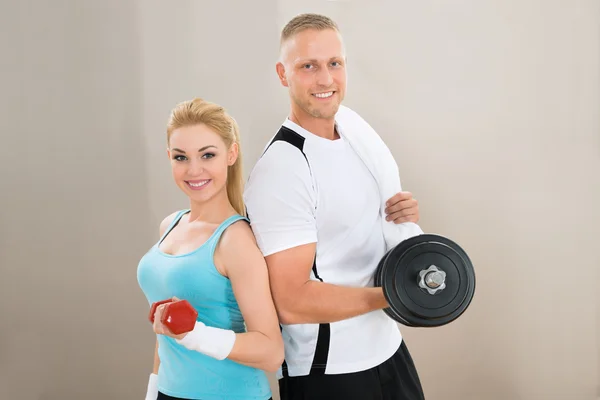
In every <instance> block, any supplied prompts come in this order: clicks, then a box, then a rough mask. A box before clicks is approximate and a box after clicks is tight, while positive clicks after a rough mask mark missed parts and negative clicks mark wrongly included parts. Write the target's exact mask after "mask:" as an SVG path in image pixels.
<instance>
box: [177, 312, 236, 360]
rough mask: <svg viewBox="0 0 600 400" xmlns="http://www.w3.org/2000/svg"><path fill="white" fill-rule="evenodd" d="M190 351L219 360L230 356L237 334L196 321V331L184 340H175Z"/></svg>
mask: <svg viewBox="0 0 600 400" xmlns="http://www.w3.org/2000/svg"><path fill="white" fill-rule="evenodd" d="M175 341H176V342H177V343H179V344H180V345H182V346H184V347H186V348H187V349H189V350H194V351H197V352H200V353H202V354H206V355H207V356H209V357H212V358H215V359H217V360H224V359H226V358H227V356H229V353H231V350H232V349H233V345H234V344H235V332H234V331H232V330H228V329H221V328H213V327H211V326H206V325H204V324H203V323H202V322H200V321H196V324H195V326H194V329H193V330H192V331H191V332H188V333H187V335H185V337H184V338H183V339H176V340H175Z"/></svg>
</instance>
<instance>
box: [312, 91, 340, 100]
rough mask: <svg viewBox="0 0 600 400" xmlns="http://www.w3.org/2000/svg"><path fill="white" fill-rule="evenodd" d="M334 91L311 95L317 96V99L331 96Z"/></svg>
mask: <svg viewBox="0 0 600 400" xmlns="http://www.w3.org/2000/svg"><path fill="white" fill-rule="evenodd" d="M334 93H335V92H324V93H313V96H315V97H317V98H319V99H327V98H329V97H331V96H333V94H334Z"/></svg>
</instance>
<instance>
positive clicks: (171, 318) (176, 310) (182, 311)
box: [148, 297, 198, 339]
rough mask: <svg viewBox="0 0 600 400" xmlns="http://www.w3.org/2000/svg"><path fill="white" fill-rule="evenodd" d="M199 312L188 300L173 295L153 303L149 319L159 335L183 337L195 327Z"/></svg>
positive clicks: (175, 337)
mask: <svg viewBox="0 0 600 400" xmlns="http://www.w3.org/2000/svg"><path fill="white" fill-rule="evenodd" d="M196 318H198V312H197V311H196V310H195V309H194V307H192V305H191V304H190V303H189V302H188V301H187V300H180V299H178V298H177V297H172V298H170V299H167V300H162V301H157V302H156V303H153V304H152V307H151V308H150V314H149V315H148V319H149V320H150V322H151V323H152V325H153V328H154V332H155V333H157V334H159V335H165V336H170V337H172V338H174V339H183V338H184V337H185V335H186V334H187V333H188V332H190V331H192V330H193V329H194V326H195V325H196Z"/></svg>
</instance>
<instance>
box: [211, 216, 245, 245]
mask: <svg viewBox="0 0 600 400" xmlns="http://www.w3.org/2000/svg"><path fill="white" fill-rule="evenodd" d="M240 220H245V221H247V222H248V223H249V222H250V221H249V220H248V218H246V217H244V216H242V215H239V214H236V215H232V216H231V217H229V218H227V219H226V220H225V221H223V222H221V225H219V227H218V228H217V229H216V230H215V231H214V233H213V234H212V236H211V238H210V241H211V243H210V253H211V255H214V253H215V249H216V248H217V244H218V243H219V240H220V239H221V236H222V235H223V232H225V229H227V228H229V226H230V225H231V224H233V223H234V222H237V221H240Z"/></svg>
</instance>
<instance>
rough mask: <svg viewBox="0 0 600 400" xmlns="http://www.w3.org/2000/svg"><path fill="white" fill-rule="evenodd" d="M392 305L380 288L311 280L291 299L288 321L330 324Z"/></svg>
mask: <svg viewBox="0 0 600 400" xmlns="http://www.w3.org/2000/svg"><path fill="white" fill-rule="evenodd" d="M386 307H388V303H387V301H386V300H385V297H384V295H383V291H382V289H381V288H379V287H374V288H373V287H370V288H364V287H362V288H356V287H345V286H337V285H332V284H329V283H323V282H318V281H308V282H306V283H305V284H304V285H302V288H300V289H299V290H298V292H296V293H295V296H294V298H293V299H291V300H290V301H289V304H288V306H287V307H286V308H287V310H285V311H282V312H281V313H280V314H281V315H280V318H281V320H282V323H284V324H310V323H329V322H336V321H341V320H344V319H348V318H352V317H356V316H358V315H362V314H366V313H368V312H371V311H374V310H380V309H382V308H386Z"/></svg>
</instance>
